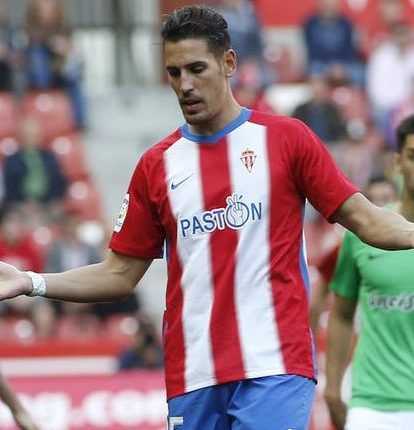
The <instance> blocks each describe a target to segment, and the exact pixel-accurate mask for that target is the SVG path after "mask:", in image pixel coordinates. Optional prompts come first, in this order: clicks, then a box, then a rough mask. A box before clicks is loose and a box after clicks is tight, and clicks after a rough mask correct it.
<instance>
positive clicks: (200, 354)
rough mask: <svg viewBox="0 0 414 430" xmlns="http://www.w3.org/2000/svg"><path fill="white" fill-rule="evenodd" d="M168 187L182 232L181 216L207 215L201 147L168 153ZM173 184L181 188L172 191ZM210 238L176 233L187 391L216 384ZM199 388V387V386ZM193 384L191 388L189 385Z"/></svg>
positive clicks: (176, 147)
mask: <svg viewBox="0 0 414 430" xmlns="http://www.w3.org/2000/svg"><path fill="white" fill-rule="evenodd" d="M165 166H166V169H165V170H166V186H167V187H168V194H169V198H170V202H171V206H172V212H173V215H174V217H175V219H176V220H177V229H178V230H179V229H180V226H179V219H180V215H183V216H186V215H187V216H188V214H201V213H202V212H203V211H204V201H203V190H202V182H201V172H200V167H199V151H198V146H197V144H195V143H194V142H190V141H188V140H186V139H184V138H182V139H180V140H178V141H177V142H176V143H174V144H173V145H172V146H171V147H170V148H168V150H167V151H166V152H165ZM172 184H176V185H177V184H178V185H179V186H178V187H176V188H175V189H173V187H172ZM209 238H210V235H208V234H204V235H200V236H197V237H195V236H194V235H190V236H189V237H187V238H186V237H183V236H182V235H181V234H180V232H179V231H178V232H177V252H178V255H179V258H180V260H181V267H182V268H183V275H182V280H181V288H182V291H183V314H182V321H183V331H184V343H185V354H186V356H185V381H186V388H185V389H186V391H191V390H194V389H197V388H200V387H202V386H203V387H204V386H205V385H206V382H213V383H215V373H214V363H213V359H212V351H211V342H210V319H211V309H212V306H213V283H212V279H211V273H212V270H211V260H210V243H209ZM198 383H199V384H200V386H197V384H198ZM189 384H190V385H189Z"/></svg>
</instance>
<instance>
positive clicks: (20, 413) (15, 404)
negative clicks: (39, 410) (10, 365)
mask: <svg viewBox="0 0 414 430" xmlns="http://www.w3.org/2000/svg"><path fill="white" fill-rule="evenodd" d="M0 399H1V400H2V401H3V402H4V403H5V404H6V405H7V406H8V407H9V409H10V412H11V413H12V415H13V418H14V421H15V422H16V424H17V425H18V427H19V429H21V430H40V429H39V427H38V426H37V425H36V424H35V422H34V421H33V419H32V417H31V416H30V415H29V414H28V412H27V411H26V409H25V408H24V407H23V405H22V404H21V402H20V400H19V399H18V398H17V396H16V394H15V393H14V392H13V390H12V388H11V387H10V385H9V384H8V382H7V381H6V379H5V378H4V377H3V375H2V374H1V373H0Z"/></svg>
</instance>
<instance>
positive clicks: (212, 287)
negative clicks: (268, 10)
mask: <svg viewBox="0 0 414 430" xmlns="http://www.w3.org/2000/svg"><path fill="white" fill-rule="evenodd" d="M162 38H163V49H164V55H165V65H166V70H167V73H168V77H169V82H170V84H171V86H172V88H173V90H174V91H175V93H176V95H177V98H178V102H179V104H180V107H181V110H182V112H183V115H184V117H185V124H184V125H183V126H182V127H180V128H179V129H178V130H176V131H174V132H173V133H172V134H171V135H169V136H168V137H166V138H165V139H164V140H162V141H161V142H159V143H157V144H156V145H155V146H153V147H152V148H151V149H149V150H148V151H147V152H146V153H145V154H144V155H143V157H142V158H141V160H140V161H139V163H138V165H137V168H136V170H135V172H134V174H133V176H132V179H131V183H130V185H129V189H128V192H127V194H126V195H125V198H124V202H123V205H122V208H121V212H120V214H119V217H118V219H117V221H116V224H115V229H114V234H113V236H112V239H111V241H110V244H109V247H110V249H111V252H109V253H108V254H107V256H106V258H105V259H104V261H103V262H102V263H98V264H95V265H91V266H86V267H82V268H79V269H74V270H70V271H67V272H63V273H59V274H43V275H40V274H38V273H31V272H29V273H27V272H26V273H24V272H19V271H18V270H16V269H15V268H13V267H11V266H8V265H2V266H1V267H0V275H1V279H2V280H3V281H2V282H0V299H1V298H10V297H14V296H16V295H19V294H27V295H31V296H33V295H43V296H45V297H49V298H53V299H59V300H70V301H78V302H88V301H89V302H96V301H98V300H100V301H102V300H107V301H110V300H116V299H118V298H120V297H124V296H126V295H128V294H129V293H131V291H132V290H133V289H134V287H135V285H136V284H137V282H138V281H139V280H140V279H141V277H142V276H143V275H144V273H145V271H146V270H147V269H148V267H149V265H150V264H151V261H152V260H153V259H154V258H159V257H161V256H162V255H163V247H164V244H165V245H166V254H167V260H168V286H167V298H166V302H167V309H166V312H165V316H164V347H165V371H166V384H167V397H168V405H169V429H170V430H174V429H176V430H179V429H181V428H182V429H186V430H200V429H203V430H213V429H214V430H230V429H232V430H236V429H237V430H256V429H261V430H286V429H295V430H305V429H306V428H307V426H308V421H309V414H310V409H311V405H312V402H313V397H314V391H315V378H316V375H315V363H314V348H313V341H312V336H311V333H310V330H309V318H308V293H307V291H308V283H309V282H308V272H307V265H306V258H305V252H304V247H303V239H302V227H303V209H304V202H305V198H306V197H307V198H308V199H309V200H310V201H311V203H312V204H313V205H314V206H315V207H316V208H317V209H319V211H320V212H321V213H322V214H323V216H324V217H325V218H327V219H329V220H331V221H338V222H340V223H341V224H343V225H344V226H345V227H347V228H349V229H350V230H352V231H355V232H356V233H357V234H358V235H359V236H360V237H362V238H363V239H364V240H365V241H367V242H369V243H371V244H373V245H376V246H379V247H384V248H402V249H406V248H412V247H413V246H414V224H412V223H409V222H408V221H406V220H405V219H404V218H403V217H402V216H401V215H398V214H395V213H393V212H390V211H385V210H383V209H380V208H377V207H376V206H374V205H372V204H371V203H370V202H369V201H368V200H367V199H366V198H365V197H364V196H363V195H362V194H361V193H359V192H358V190H357V189H356V188H355V187H354V186H353V185H352V184H351V183H350V182H349V181H348V180H347V179H346V178H345V177H344V176H343V175H342V173H341V172H340V171H339V169H338V168H337V167H336V166H335V164H334V162H333V161H332V158H331V156H330V155H329V153H328V151H327V149H326V148H325V146H324V144H323V143H322V142H320V141H319V140H318V138H317V137H316V136H315V134H314V133H313V132H312V131H310V130H309V128H307V127H306V126H305V125H304V124H303V123H301V122H300V121H299V120H295V119H290V118H285V117H277V116H272V115H269V114H263V113H259V112H254V111H253V112H252V111H250V110H248V109H245V108H243V107H241V106H239V105H238V104H237V102H236V101H235V99H234V97H233V95H232V93H231V89H230V85H229V79H230V77H231V76H233V75H234V73H235V71H236V63H237V61H236V54H235V52H234V50H232V49H231V43H230V38H229V35H228V31H227V23H226V21H225V20H224V19H223V17H222V16H221V15H220V14H218V13H217V12H216V11H214V10H213V9H210V8H208V7H203V6H191V7H184V8H181V9H178V10H175V11H174V12H172V14H171V15H170V16H169V18H168V19H167V20H166V22H165V23H164V25H163V28H162Z"/></svg>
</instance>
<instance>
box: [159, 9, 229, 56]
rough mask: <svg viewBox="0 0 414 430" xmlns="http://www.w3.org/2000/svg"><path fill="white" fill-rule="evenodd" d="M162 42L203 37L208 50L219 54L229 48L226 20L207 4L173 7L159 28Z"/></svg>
mask: <svg viewBox="0 0 414 430" xmlns="http://www.w3.org/2000/svg"><path fill="white" fill-rule="evenodd" d="M161 37H162V40H163V42H164V43H165V42H179V41H181V40H185V39H192V38H195V39H205V40H206V42H207V45H208V47H209V49H210V51H211V52H212V53H213V54H214V55H216V56H220V55H222V54H223V53H224V52H225V51H227V50H228V49H230V48H231V42H230V35H229V31H228V26H227V22H226V20H225V19H224V18H223V17H222V16H221V15H220V14H219V13H218V12H217V11H216V10H214V9H213V8H211V7H209V6H201V5H198V6H184V7H182V8H179V9H175V10H174V11H173V12H172V13H171V15H169V17H168V19H167V20H166V21H165V22H164V24H163V26H162V30H161Z"/></svg>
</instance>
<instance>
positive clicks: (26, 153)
mask: <svg viewBox="0 0 414 430" xmlns="http://www.w3.org/2000/svg"><path fill="white" fill-rule="evenodd" d="M19 144H20V147H19V149H18V151H17V152H15V153H14V154H12V155H8V156H6V157H5V159H4V165H3V180H4V188H5V197H4V201H5V203H6V204H9V203H19V202H27V201H36V202H41V203H51V202H54V201H59V200H61V199H62V198H63V197H64V196H65V193H66V189H67V180H66V178H65V176H64V174H63V172H62V169H61V167H60V165H59V162H58V160H57V159H56V157H55V155H54V154H53V153H52V152H51V151H50V150H49V149H47V148H45V147H43V146H42V145H43V138H42V130H41V127H40V125H39V123H38V122H37V121H36V120H35V119H34V118H24V119H23V120H22V122H21V125H20V135H19Z"/></svg>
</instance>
